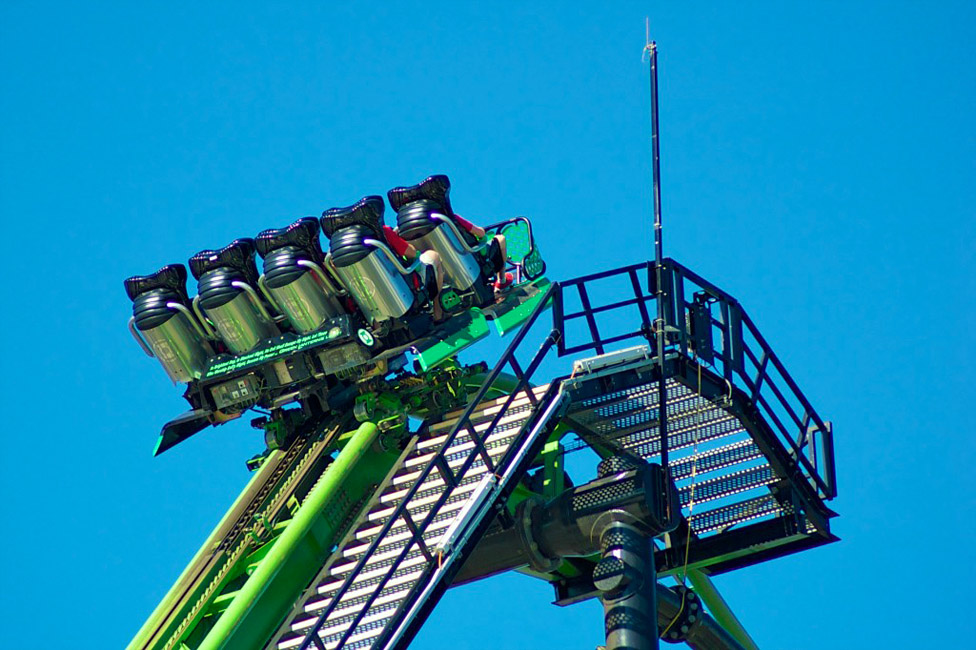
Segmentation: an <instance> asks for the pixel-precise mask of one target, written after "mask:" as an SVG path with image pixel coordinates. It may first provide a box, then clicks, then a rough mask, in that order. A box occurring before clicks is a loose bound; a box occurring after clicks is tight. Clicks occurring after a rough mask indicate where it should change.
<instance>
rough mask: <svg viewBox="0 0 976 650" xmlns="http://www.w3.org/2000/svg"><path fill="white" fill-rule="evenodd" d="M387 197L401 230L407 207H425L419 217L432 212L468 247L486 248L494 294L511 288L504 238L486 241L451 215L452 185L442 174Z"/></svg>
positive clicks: (396, 189) (464, 221)
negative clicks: (481, 246) (457, 232)
mask: <svg viewBox="0 0 976 650" xmlns="http://www.w3.org/2000/svg"><path fill="white" fill-rule="evenodd" d="M387 197H388V198H389V200H390V205H391V206H393V209H394V210H396V211H397V213H398V219H397V220H398V222H400V226H401V228H402V227H403V225H404V222H403V221H402V219H401V218H402V217H403V214H402V213H401V209H404V208H405V207H406V206H409V205H417V204H425V207H423V208H420V210H421V213H422V214H424V213H427V212H428V211H433V212H437V213H440V214H442V215H443V216H445V217H447V218H449V219H450V220H451V222H452V223H453V224H454V225H455V226H456V227H457V229H458V231H459V234H460V235H461V237H462V238H463V239H464V240H465V241H466V243H467V245H468V246H469V247H474V246H477V245H478V244H481V243H484V244H486V245H487V255H488V258H489V259H490V260H491V263H492V266H493V267H494V270H495V282H494V288H495V293H496V294H499V293H501V292H503V291H504V290H505V289H507V288H508V287H509V286H510V285H511V283H512V280H513V277H512V274H511V273H506V272H505V262H506V260H507V259H508V251H507V246H506V242H505V236H504V235H502V234H495V235H493V236H492V237H491V239H490V240H488V241H485V239H486V236H487V232H486V231H485V229H484V228H482V227H481V226H477V225H475V224H473V223H471V222H470V221H468V220H467V219H464V218H463V217H461V216H460V215H458V214H456V213H455V212H454V209H453V208H452V207H451V181H450V179H448V177H447V176H445V175H444V174H434V175H432V176H428V177H427V178H425V179H424V180H423V181H421V182H420V183H417V184H416V185H412V186H410V187H394V188H393V189H392V190H390V191H389V192H387ZM435 206H436V207H435ZM414 216H416V215H414ZM414 216H409V217H407V220H408V221H410V220H412V219H414ZM424 221H425V220H423V219H422V220H421V222H422V223H423V222H424ZM421 228H423V226H421ZM423 232H426V231H423ZM407 236H408V237H410V238H411V239H413V238H414V237H413V236H411V235H407ZM421 236H422V235H421Z"/></svg>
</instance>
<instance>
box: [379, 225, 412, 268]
mask: <svg viewBox="0 0 976 650" xmlns="http://www.w3.org/2000/svg"><path fill="white" fill-rule="evenodd" d="M383 236H384V237H385V238H386V243H387V244H389V245H390V248H392V249H393V252H394V253H396V254H397V255H399V256H400V257H402V258H404V259H406V260H408V261H410V262H412V261H414V259H416V257H417V249H416V248H415V247H414V245H413V244H411V243H410V242H408V241H407V240H406V239H404V238H403V237H401V236H400V235H398V234H397V231H396V230H394V229H393V228H391V227H389V226H387V225H385V224H384V226H383Z"/></svg>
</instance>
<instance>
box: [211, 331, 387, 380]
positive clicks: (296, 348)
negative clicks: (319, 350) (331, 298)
mask: <svg viewBox="0 0 976 650" xmlns="http://www.w3.org/2000/svg"><path fill="white" fill-rule="evenodd" d="M362 331H363V330H360V332H362ZM366 334H367V335H369V332H366ZM340 336H342V328H341V327H332V328H329V329H327V330H322V331H320V332H312V333H311V334H306V335H305V336H300V337H298V338H296V339H292V340H291V341H285V342H283V343H278V344H275V345H272V346H269V347H266V348H262V349H260V350H255V351H254V352H248V353H247V354H242V355H241V356H239V357H234V358H233V359H228V360H226V361H219V362H217V363H215V364H213V365H211V366H210V368H208V369H207V374H206V375H204V377H203V378H204V379H211V378H213V377H217V376H219V375H224V374H227V373H229V372H235V371H237V370H243V369H244V368H249V367H251V366H256V365H258V364H261V363H265V362H266V361H270V360H271V359H275V358H277V357H283V356H287V355H289V354H294V353H296V352H300V351H301V350H305V349H308V348H313V347H315V346H317V345H321V344H323V343H328V342H329V341H332V340H335V339H337V338H339V337H340ZM359 338H360V340H362V341H363V343H366V341H365V340H364V339H363V337H362V335H360V337H359ZM370 339H372V336H370ZM367 345H369V344H367Z"/></svg>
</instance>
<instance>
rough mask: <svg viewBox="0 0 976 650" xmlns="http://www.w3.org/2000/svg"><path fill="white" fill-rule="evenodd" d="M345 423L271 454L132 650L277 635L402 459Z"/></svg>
mask: <svg viewBox="0 0 976 650" xmlns="http://www.w3.org/2000/svg"><path fill="white" fill-rule="evenodd" d="M349 420H350V418H349V417H347V416H335V415H330V416H324V417H322V418H320V419H319V420H318V421H317V422H315V423H314V424H313V425H312V426H310V427H309V428H308V430H307V431H305V432H304V433H302V434H300V435H298V436H297V437H296V438H295V440H294V441H292V443H291V444H290V445H289V446H288V447H287V448H285V449H280V450H275V451H272V452H271V453H270V454H269V455H268V457H267V458H266V459H265V461H264V462H263V464H262V465H261V467H260V468H259V469H258V470H257V472H255V474H254V476H253V477H252V478H251V480H250V482H249V483H248V484H247V486H246V487H245V489H244V491H243V492H242V493H241V495H240V496H239V497H238V499H237V501H236V502H235V503H234V504H233V505H232V506H231V508H230V509H229V510H228V511H227V513H226V514H225V515H224V517H223V519H222V520H221V522H220V523H219V524H218V525H217V527H216V528H215V529H214V531H213V532H212V533H211V534H210V536H209V537H208V538H207V541H206V542H205V543H204V545H203V546H202V547H201V548H200V550H199V551H198V552H197V554H196V556H195V557H194V558H193V560H192V561H191V562H190V564H189V565H188V566H187V568H186V569H185V570H184V571H183V574H182V575H181V576H180V578H179V579H178V580H177V582H176V584H175V585H173V587H172V588H171V589H170V590H169V592H168V593H167V595H166V596H165V598H164V599H163V601H162V602H161V603H160V604H159V606H158V607H157V608H156V610H155V611H154V612H153V613H152V615H151V616H150V618H149V620H148V621H147V622H146V623H145V624H144V625H143V627H142V628H141V629H140V630H139V632H138V634H137V635H136V636H135V638H134V639H133V640H132V642H131V643H130V644H129V646H128V649H129V650H173V649H177V650H183V649H197V648H217V647H221V648H250V647H253V639H254V638H267V636H269V635H270V634H271V633H272V632H273V631H274V629H275V627H276V626H277V625H278V624H279V623H280V618H281V617H282V616H284V615H285V614H286V613H287V611H288V609H289V608H290V607H291V605H292V603H293V602H294V600H295V599H296V598H297V597H298V596H299V594H300V593H301V591H302V589H303V588H304V586H305V584H307V582H308V580H309V579H310V578H311V577H312V576H313V575H314V573H315V571H317V570H318V568H319V567H320V566H321V565H322V563H323V562H324V561H325V559H326V558H327V557H328V555H329V553H330V552H331V550H332V546H333V545H334V543H335V540H336V539H337V538H338V537H340V536H341V534H342V533H343V532H344V529H345V527H346V526H348V524H349V523H350V521H351V519H352V518H353V516H354V515H355V514H356V513H357V512H358V510H359V508H360V506H361V505H362V503H363V502H364V501H365V500H366V499H368V498H369V496H371V495H372V493H373V490H374V488H375V487H376V482H377V481H378V480H379V479H381V478H382V477H383V476H384V475H385V474H386V473H387V472H388V471H389V469H390V467H392V465H393V463H394V462H395V461H396V459H397V457H398V453H397V450H396V445H395V443H393V444H386V441H385V438H386V436H385V435H381V434H380V431H379V429H378V427H377V426H376V425H375V424H372V423H364V424H362V425H360V426H359V427H358V428H356V429H353V430H351V431H346V430H345V427H347V426H350V425H349ZM388 447H390V448H392V449H391V450H388V449H387V448H388ZM333 456H334V457H335V458H334V460H333ZM305 574H308V575H305ZM262 634H264V635H265V636H264V637H262V636H261V635H262ZM244 639H250V641H244Z"/></svg>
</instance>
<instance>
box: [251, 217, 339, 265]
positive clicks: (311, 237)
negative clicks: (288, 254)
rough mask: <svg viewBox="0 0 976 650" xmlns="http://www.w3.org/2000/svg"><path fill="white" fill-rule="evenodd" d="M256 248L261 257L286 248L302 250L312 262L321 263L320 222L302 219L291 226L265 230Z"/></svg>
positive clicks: (257, 241) (310, 218) (255, 241)
mask: <svg viewBox="0 0 976 650" xmlns="http://www.w3.org/2000/svg"><path fill="white" fill-rule="evenodd" d="M254 246H255V247H256V248H257V250H258V254H260V255H261V257H265V256H267V254H268V253H270V252H271V251H275V250H278V249H279V248H284V247H285V246H294V247H295V248H298V249H300V250H302V251H303V252H305V253H306V254H307V255H308V256H309V261H311V262H315V263H319V262H321V261H322V258H323V257H324V256H323V255H322V244H321V242H320V241H319V220H318V219H316V218H315V217H302V218H301V219H299V220H298V221H296V222H295V223H293V224H291V225H290V226H286V227H284V228H269V229H268V230H263V231H261V232H260V233H258V236H257V237H256V238H255V240H254Z"/></svg>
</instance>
